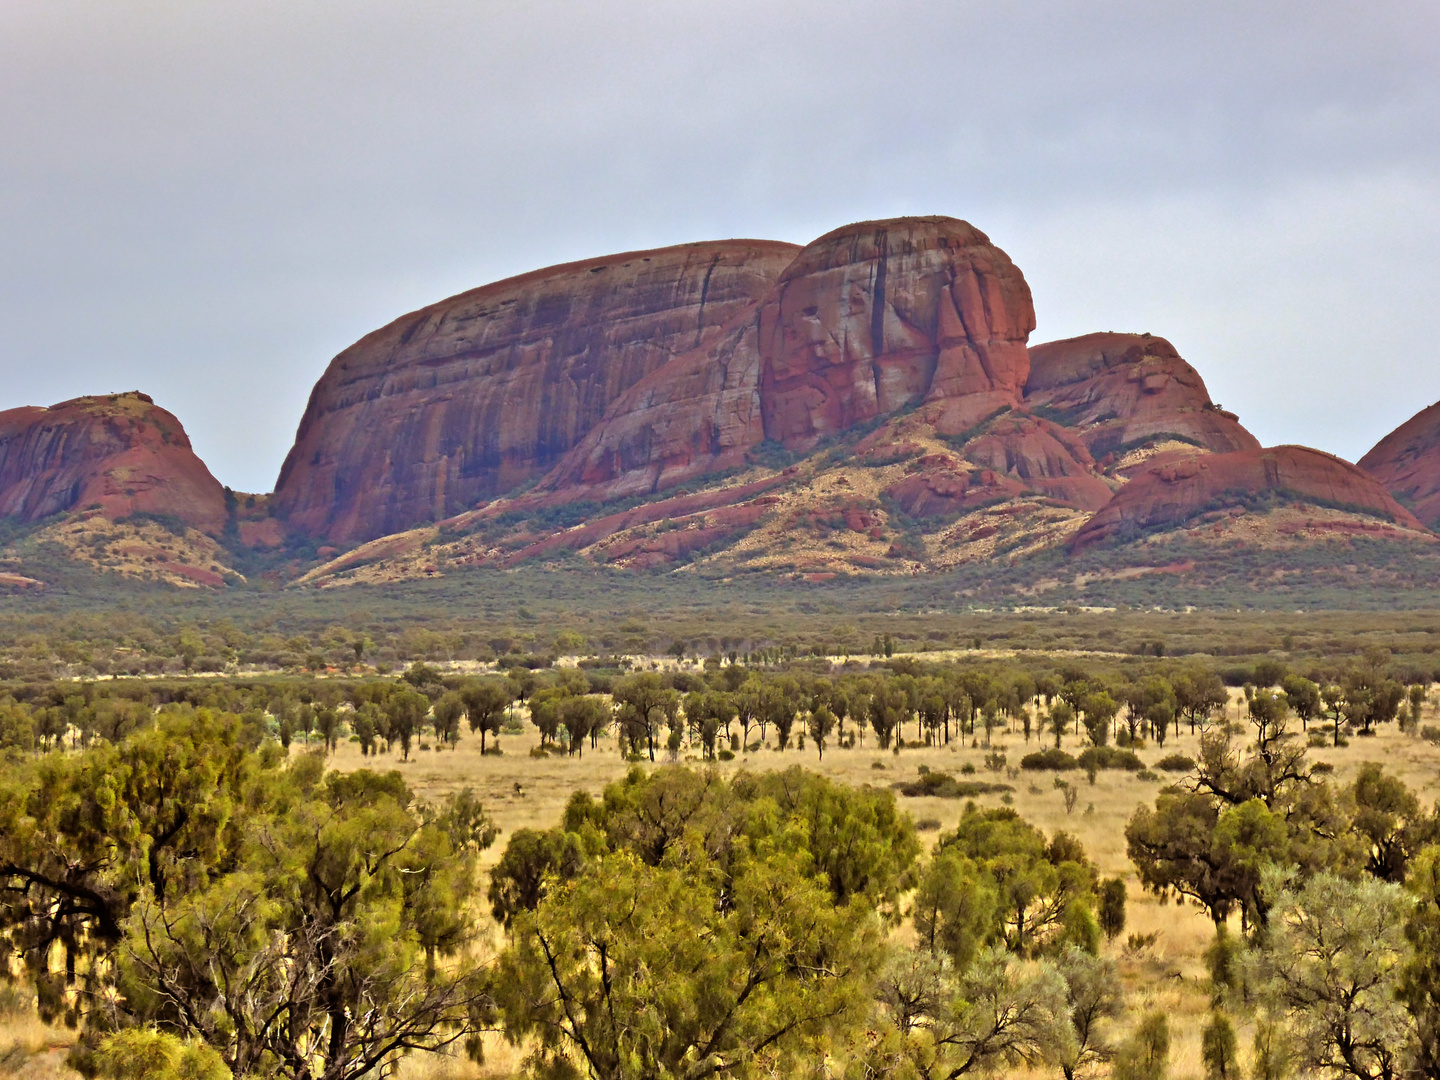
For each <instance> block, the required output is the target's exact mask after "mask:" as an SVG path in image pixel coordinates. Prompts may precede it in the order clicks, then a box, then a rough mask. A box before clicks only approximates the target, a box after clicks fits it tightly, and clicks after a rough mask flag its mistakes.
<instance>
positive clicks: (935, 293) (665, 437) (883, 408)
mask: <svg viewBox="0 0 1440 1080" xmlns="http://www.w3.org/2000/svg"><path fill="white" fill-rule="evenodd" d="M1034 325H1035V313H1034V309H1033V307H1032V306H1031V300H1030V290H1029V287H1028V286H1027V285H1026V284H1025V279H1024V277H1023V276H1022V275H1021V273H1020V271H1019V269H1017V268H1016V267H1015V265H1014V264H1013V263H1012V262H1010V260H1009V258H1008V257H1007V256H1006V255H1005V253H1004V252H1003V251H1001V250H1000V249H999V248H997V247H994V246H993V245H992V244H991V243H990V241H989V240H988V239H987V238H986V236H985V234H984V233H982V232H980V231H979V230H978V229H976V228H974V227H973V226H971V225H968V224H966V223H965V222H963V221H957V220H955V219H954V218H945V217H927V218H900V219H895V220H891V221H871V222H863V223H861V224H858V225H850V226H847V227H846V228H844V229H839V230H836V231H835V232H832V233H829V234H827V235H826V236H823V237H821V238H820V239H819V240H816V241H815V242H814V243H813V244H810V245H808V246H807V247H806V248H804V249H803V250H802V251H801V252H800V253H799V254H798V255H797V256H796V257H795V259H794V261H793V262H791V263H790V265H789V266H788V267H786V269H785V270H784V272H783V273H782V274H781V275H780V277H779V280H778V281H777V282H776V284H775V287H774V288H773V289H771V290H770V292H769V293H768V294H767V295H766V296H765V297H764V299H762V300H761V301H760V303H759V304H758V306H757V308H756V310H755V311H754V312H753V313H752V314H750V315H749V316H747V317H744V318H742V319H740V320H739V321H737V323H736V324H735V325H734V326H733V327H732V328H731V330H730V331H729V332H728V333H726V334H724V335H722V336H721V337H719V338H718V339H717V340H716V342H715V343H714V344H713V345H711V346H709V347H706V348H702V349H697V350H695V351H693V352H691V353H689V354H687V355H684V356H680V357H677V358H676V359H675V360H674V361H672V362H671V363H669V364H667V365H666V366H665V367H663V368H660V369H659V370H657V371H655V372H653V373H652V374H650V375H648V376H646V377H645V378H644V379H642V380H641V381H640V382H639V383H637V384H636V385H635V386H634V387H633V388H632V389H631V390H630V391H628V392H627V393H625V394H623V395H622V396H621V397H620V398H619V399H618V400H617V401H616V402H615V404H614V405H612V406H611V408H610V410H609V412H608V413H607V414H606V416H605V418H604V420H603V421H602V422H601V423H599V424H597V425H596V427H595V428H594V430H592V431H591V432H590V434H589V435H588V436H587V437H586V438H585V439H584V440H583V441H582V442H581V443H580V445H578V446H577V447H576V448H575V449H574V450H573V451H572V452H571V453H570V454H568V455H567V456H566V458H565V460H564V461H562V462H561V463H560V465H559V466H557V467H556V469H555V470H554V472H552V473H551V474H550V475H549V476H548V477H546V479H545V481H544V484H543V485H542V486H543V487H544V488H545V489H546V490H548V491H554V492H557V493H560V492H564V491H567V490H568V491H570V492H571V493H572V494H574V493H576V492H577V491H580V490H583V492H584V497H586V498H595V499H605V498H618V497H630V496H636V495H648V494H652V493H654V492H657V491H662V490H664V489H666V488H668V487H673V486H674V485H676V484H680V483H684V482H686V481H689V480H692V479H695V478H697V477H700V476H703V475H706V474H709V473H715V472H720V471H724V470H726V469H731V468H736V467H739V466H741V465H743V464H744V463H745V460H746V453H747V451H749V450H751V449H753V448H755V447H756V446H758V445H760V443H762V442H764V441H766V440H769V441H771V442H775V443H780V444H783V445H784V446H785V447H787V448H789V449H792V450H796V451H801V452H803V451H805V450H808V449H811V448H812V447H814V446H815V444H816V443H817V442H819V441H820V440H821V439H823V438H824V437H825V436H827V435H832V434H836V433H839V432H843V431H845V430H847V429H849V428H852V427H854V426H856V425H858V424H863V423H866V422H868V421H870V420H873V419H875V418H876V417H878V416H881V415H882V414H885V413H889V412H893V411H895V410H896V409H900V408H902V407H904V406H907V405H914V404H917V403H921V402H924V403H926V407H927V409H929V410H930V411H931V412H933V414H934V415H933V418H932V419H933V422H934V425H935V427H936V429H937V430H938V431H939V432H940V433H941V434H956V433H959V432H960V431H963V430H965V429H966V428H967V427H969V426H971V425H973V424H975V423H976V422H977V421H979V420H982V419H984V418H985V417H986V416H988V415H990V414H991V413H994V412H996V411H997V410H999V409H1001V408H1003V407H1005V406H1007V405H1008V406H1014V405H1016V404H1018V403H1019V401H1020V393H1021V389H1022V388H1023V386H1024V384H1025V376H1026V373H1027V371H1028V365H1029V357H1028V355H1027V353H1026V351H1025V339H1026V336H1027V335H1028V334H1029V333H1030V331H1031V329H1033V328H1034ZM877 342H878V343H879V348H878V349H877V348H876V343H877ZM576 497H579V496H578V495H577V496H576Z"/></svg>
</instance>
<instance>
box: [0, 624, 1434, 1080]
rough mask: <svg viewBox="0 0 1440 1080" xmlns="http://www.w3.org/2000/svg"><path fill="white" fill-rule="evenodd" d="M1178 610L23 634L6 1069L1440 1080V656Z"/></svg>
mask: <svg viewBox="0 0 1440 1080" xmlns="http://www.w3.org/2000/svg"><path fill="white" fill-rule="evenodd" d="M577 636H578V635H577ZM1145 645H1146V648H1145V650H1144V652H1143V653H1140V652H1136V653H1132V654H1130V655H1128V656H1126V655H1123V654H1119V653H1108V654H1107V653H1102V652H1100V651H1089V652H1087V651H1085V650H1078V649H1077V650H1071V651H1070V652H1069V653H1066V654H1061V653H1059V652H1055V651H1050V652H1046V651H1041V650H1036V651H1032V652H1021V651H1016V652H1011V653H1009V654H1008V655H998V654H996V653H993V652H986V651H984V650H977V649H969V650H964V651H961V652H957V653H955V654H954V655H950V656H936V655H933V654H929V653H919V652H915V653H907V652H904V651H900V650H899V649H898V648H897V647H896V642H894V641H893V639H892V640H887V638H886V636H885V635H877V639H876V640H875V641H873V642H871V643H870V648H871V649H872V650H873V651H871V652H867V653H866V654H865V655H861V656H851V657H848V658H840V657H821V656H813V655H812V656H794V655H787V650H785V649H780V648H775V649H754V650H747V651H745V652H744V653H743V654H742V653H741V652H740V651H738V650H735V655H723V654H722V655H701V654H700V653H697V652H696V651H694V650H693V649H689V648H686V647H681V648H677V649H674V650H671V651H670V652H669V653H668V654H663V653H657V654H655V655H652V656H649V657H641V656H630V657H625V658H617V657H614V656H609V657H601V656H598V655H591V656H588V657H583V658H581V659H579V660H573V659H572V660H569V661H561V662H558V663H557V662H556V661H555V659H554V658H553V657H537V656H533V655H532V656H526V657H523V658H516V657H511V658H509V660H510V661H511V662H512V663H513V666H510V667H507V666H506V664H505V663H502V662H500V661H502V660H505V659H506V658H504V657H498V658H495V659H492V660H491V661H489V662H479V661H471V662H461V661H443V660H431V661H428V662H427V661H426V660H423V659H420V660H414V661H410V662H405V663H403V664H397V665H396V667H395V668H394V669H392V670H390V671H387V672H384V673H382V672H380V671H378V670H377V669H376V667H375V666H374V665H369V666H367V665H366V664H365V663H364V662H363V659H362V657H363V654H364V651H365V650H364V648H363V646H362V647H361V648H357V649H354V650H352V655H351V656H350V657H349V658H348V662H347V663H346V666H344V667H343V668H340V667H333V666H329V665H323V666H322V665H320V664H318V663H317V668H318V670H304V669H303V668H302V669H299V670H291V671H284V670H277V671H269V672H264V673H254V674H250V675H245V676H242V675H239V674H235V673H233V672H232V673H231V674H228V675H227V674H224V673H219V674H211V675H209V676H205V675H200V674H195V675H191V676H188V677H187V676H185V675H183V674H182V675H178V676H174V677H168V678H148V679H147V678H143V677H119V678H114V677H89V678H82V677H75V676H71V677H57V678H51V679H48V680H46V679H41V678H37V677H34V671H35V670H36V669H33V668H32V669H27V670H29V672H30V675H29V677H27V676H25V675H23V674H21V673H20V671H19V669H18V668H15V667H14V665H13V664H12V669H11V670H9V671H8V672H7V673H8V674H9V675H10V676H11V678H9V679H8V681H7V682H6V683H5V687H4V695H3V697H0V746H3V752H4V755H5V757H4V766H3V773H0V932H3V941H4V947H5V949H6V951H7V954H8V962H7V967H6V968H5V973H6V976H7V979H6V982H5V985H4V989H3V992H0V993H3V996H0V1012H3V1021H0V1068H3V1069H5V1070H6V1071H8V1072H11V1073H15V1074H17V1075H22V1076H35V1077H40V1076H65V1075H72V1074H73V1073H74V1072H77V1071H78V1072H79V1073H80V1074H83V1075H85V1076H98V1077H112V1078H117V1080H118V1078H146V1080H150V1078H156V1080H158V1078H162V1077H205V1078H214V1080H221V1078H224V1077H227V1076H232V1077H250V1076H266V1077H269V1076H283V1077H287V1078H292V1080H311V1078H314V1080H319V1078H324V1080H348V1078H352V1077H356V1078H358V1077H365V1076H376V1077H380V1076H393V1075H400V1076H405V1077H412V1076H413V1077H420V1076H433V1077H441V1076H444V1077H452V1076H453V1077H457V1078H460V1077H489V1076H511V1075H526V1076H536V1077H557V1078H558V1077H581V1076H585V1077H595V1078H604V1080H610V1078H621V1077H627V1078H628V1077H637V1078H638V1077H688V1078H697V1080H698V1078H703V1077H726V1076H736V1077H739V1076H760V1075H767V1076H808V1075H825V1076H855V1077H895V1078H902V1077H903V1078H909V1077H916V1078H925V1080H938V1078H951V1080H953V1078H956V1077H961V1076H965V1075H985V1074H990V1073H995V1072H1004V1073H1006V1074H1015V1075H1023V1076H1056V1077H1062V1076H1063V1077H1065V1078H1066V1080H1073V1078H1075V1077H1083V1076H1104V1075H1109V1076H1114V1077H1119V1078H1126V1080H1132V1078H1133V1080H1142V1078H1146V1080H1158V1078H1161V1077H1166V1076H1170V1077H1176V1078H1181V1077H1197V1078H1198V1077H1202V1076H1203V1077H1207V1078H1230V1077H1263V1078H1270V1077H1276V1078H1278V1077H1284V1076H1296V1077H1303V1076H1336V1077H1355V1078H1363V1080H1370V1078H1376V1080H1380V1078H1384V1080H1389V1078H1401V1077H1422V1076H1423V1077H1436V1076H1440V977H1437V972H1440V817H1437V813H1436V810H1435V809H1434V806H1433V804H1434V803H1435V800H1436V796H1437V794H1440V769H1437V766H1440V727H1437V726H1436V722H1435V718H1434V716H1433V715H1432V710H1433V709H1434V707H1435V706H1434V702H1433V699H1432V686H1433V685H1434V682H1433V676H1434V674H1435V672H1434V670H1433V667H1432V668H1431V669H1430V670H1426V669H1425V668H1424V667H1423V665H1421V664H1418V663H1409V664H1407V663H1405V662H1402V661H1400V660H1398V659H1397V657H1396V654H1395V653H1393V652H1391V651H1390V650H1388V649H1382V648H1379V647H1376V646H1373V645H1372V646H1369V647H1366V648H1362V649H1360V650H1359V651H1356V652H1353V653H1351V654H1348V655H1340V656H1338V657H1336V658H1334V659H1331V660H1326V659H1325V658H1324V657H1323V656H1316V657H1314V658H1312V659H1309V660H1305V661H1303V662H1295V663H1285V662H1282V661H1279V660H1275V659H1273V658H1272V659H1259V660H1256V659H1255V658H1253V657H1252V658H1250V659H1249V660H1248V661H1246V662H1243V663H1237V664H1235V665H1233V666H1229V667H1227V666H1224V665H1217V664H1216V663H1215V662H1214V659H1213V658H1202V657H1200V656H1179V657H1176V656H1168V657H1167V656H1163V655H1156V653H1163V652H1164V651H1165V650H1164V649H1163V647H1159V646H1158V644H1157V643H1156V642H1153V641H1152V642H1147V643H1145ZM516 659H521V660H523V662H518V663H515V662H514V661H515V660H516ZM16 663H18V661H17V662H16ZM51 670H52V671H58V670H61V668H60V667H59V666H55V665H53V664H52V668H51Z"/></svg>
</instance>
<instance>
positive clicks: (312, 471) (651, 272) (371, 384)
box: [273, 240, 799, 543]
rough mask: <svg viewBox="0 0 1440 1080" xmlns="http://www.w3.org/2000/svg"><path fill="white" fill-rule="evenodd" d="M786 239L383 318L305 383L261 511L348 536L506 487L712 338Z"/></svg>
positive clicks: (781, 264)
mask: <svg viewBox="0 0 1440 1080" xmlns="http://www.w3.org/2000/svg"><path fill="white" fill-rule="evenodd" d="M798 250H799V249H798V248H796V247H795V246H794V245H791V244H782V243H775V242H771V241H763V240H729V241H720V242H715V243H702V244H684V245H680V246H678V247H671V248H661V249H658V250H654V251H638V252H629V253H625V254H621V255H611V256H607V257H605V258H600V259H587V260H585V261H583V262H576V263H569V264H566V265H564V266H556V267H550V268H548V269H545V270H537V271H535V272H534V273H530V274H524V275H522V276H520V277H516V278H510V279H508V280H505V281H500V282H496V283H495V284H493V285H486V286H483V287H481V288H479V289H474V290H471V291H470V292H466V293H461V294H460V295H458V296H454V297H451V298H449V299H448V300H443V301H441V302H440V303H438V304H433V305H431V306H430V307H427V308H423V309H421V310H420V311H416V312H412V313H410V314H408V315H404V316H402V317H401V318H399V319H396V320H395V321H394V322H392V323H391V324H389V325H388V326H386V327H383V328H382V329H380V330H377V331H375V332H374V333H372V334H369V335H367V336H366V337H364V338H362V339H361V340H360V341H358V342H356V343H355V344H354V345H352V346H351V347H350V348H348V349H346V350H345V351H344V352H342V353H340V355H339V356H337V357H336V358H335V359H334V360H333V361H332V362H331V363H330V366H329V367H328V368H327V369H326V371H325V374H324V375H323V376H322V377H321V379H320V381H319V382H318V383H317V384H316V386H315V389H314V392H313V393H312V394H311V396H310V401H309V404H308V405H307V406H306V409H305V414H304V416H303V417H302V418H301V421H300V428H299V431H298V433H297V435H296V439H295V445H294V447H293V448H292V449H291V451H290V454H289V456H288V457H286V459H285V464H284V466H283V467H282V469H281V471H280V478H279V480H278V482H277V484H276V489H275V495H274V500H273V503H274V511H275V513H276V514H277V516H279V517H281V518H283V519H284V520H285V521H286V522H287V524H288V526H289V527H290V528H291V529H293V530H296V531H298V532H301V533H305V534H309V535H315V536H320V537H323V538H324V539H326V540H328V541H330V542H332V543H354V542H356V541H360V540H368V539H370V538H372V537H375V536H379V535H383V534H386V533H391V532H395V531H398V530H401V529H405V528H409V527H410V526H412V525H415V524H416V523H418V522H423V521H433V520H440V519H442V518H446V517H450V516H452V515H453V514H455V513H457V512H461V511H464V510H467V509H469V508H470V507H472V506H474V505H475V504H476V503H477V502H480V501H486V500H488V499H491V498H494V497H496V496H500V495H504V494H507V493H510V492H512V491H513V490H514V489H515V488H517V487H519V486H521V485H523V484H525V483H526V482H527V481H530V480H533V479H535V478H536V477H538V476H540V475H542V474H543V473H545V472H546V471H548V470H549V469H550V468H551V467H552V466H554V465H555V464H556V462H557V461H559V460H560V459H561V458H562V456H563V455H565V454H566V452H567V451H569V450H570V449H571V448H572V447H573V446H574V445H575V443H576V442H577V441H579V440H580V439H581V438H582V437H583V436H584V435H585V434H586V433H587V432H588V431H589V430H590V429H591V428H592V427H593V426H594V425H595V424H596V422H597V421H599V420H600V418H601V417H602V416H603V415H604V414H605V412H606V410H607V408H609V407H610V406H611V404H612V403H613V402H614V401H615V400H616V399H617V398H618V397H620V396H621V395H623V394H624V393H625V392H626V391H627V390H629V389H630V388H632V387H633V386H634V385H635V384H636V383H638V382H639V381H641V380H642V379H644V377H645V376H647V375H649V374H651V373H653V372H655V371H656V370H658V369H659V368H661V367H663V366H665V365H667V364H669V363H671V362H672V361H673V360H674V359H675V358H676V357H677V356H681V355H684V354H686V353H688V352H693V351H694V350H697V349H703V348H705V347H706V346H708V345H710V344H711V343H713V342H714V341H716V340H717V339H718V338H720V337H721V336H722V335H723V334H724V333H725V332H726V330H727V327H728V326H729V324H730V323H731V322H732V321H733V320H734V319H735V318H737V317H740V316H742V315H744V314H745V313H746V312H749V311H751V310H753V308H754V305H755V303H756V301H757V300H759V298H760V297H761V296H763V295H764V294H765V292H766V291H767V290H768V289H769V288H770V286H771V285H772V284H773V282H774V281H775V279H776V278H777V277H778V275H779V273H780V271H781V270H783V269H784V268H785V267H786V266H787V265H788V264H789V263H790V261H791V260H792V259H793V258H794V256H795V253H796V251H798Z"/></svg>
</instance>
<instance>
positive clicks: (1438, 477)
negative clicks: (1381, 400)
mask: <svg viewBox="0 0 1440 1080" xmlns="http://www.w3.org/2000/svg"><path fill="white" fill-rule="evenodd" d="M1357 464H1358V465H1359V466H1360V468H1362V469H1364V470H1365V471H1366V472H1367V473H1369V474H1370V475H1371V476H1373V477H1375V479H1377V480H1379V481H1380V483H1382V484H1384V485H1385V488H1386V490H1388V491H1389V492H1390V494H1391V495H1393V496H1395V498H1396V499H1398V500H1399V501H1400V502H1401V503H1403V504H1404V505H1405V506H1407V507H1409V508H1410V509H1411V510H1412V511H1414V513H1415V516H1416V517H1417V518H1419V519H1420V520H1421V521H1422V522H1424V523H1425V525H1426V526H1428V527H1429V528H1431V529H1440V403H1437V404H1435V405H1431V406H1430V407H1429V408H1427V409H1421V410H1420V412H1418V413H1416V414H1415V415H1414V416H1412V417H1411V418H1410V419H1409V420H1407V421H1405V423H1403V424H1401V425H1400V426H1399V427H1398V428H1396V429H1395V430H1394V431H1392V432H1391V433H1390V434H1389V435H1386V436H1385V438H1383V439H1381V440H1380V441H1379V442H1378V443H1376V444H1375V446H1374V447H1373V448H1372V449H1371V450H1370V451H1369V452H1368V453H1366V455H1365V456H1364V457H1362V458H1361V459H1360V460H1359V462H1357Z"/></svg>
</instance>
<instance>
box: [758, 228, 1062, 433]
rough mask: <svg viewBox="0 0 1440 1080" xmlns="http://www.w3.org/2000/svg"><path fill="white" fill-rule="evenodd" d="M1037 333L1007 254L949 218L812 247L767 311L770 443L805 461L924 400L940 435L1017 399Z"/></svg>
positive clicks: (763, 324) (762, 320)
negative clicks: (805, 453)
mask: <svg viewBox="0 0 1440 1080" xmlns="http://www.w3.org/2000/svg"><path fill="white" fill-rule="evenodd" d="M1033 329H1035V309H1034V306H1033V304H1032V302H1031V299H1030V287H1029V286H1028V285H1027V284H1026V283H1025V278H1024V276H1023V275H1022V274H1021V273H1020V270H1019V269H1018V268H1017V267H1016V266H1015V264H1014V263H1012V262H1011V261H1010V259H1009V257H1008V256H1007V255H1006V254H1005V253H1004V252H1003V251H1001V250H1000V249H999V248H997V247H995V246H994V245H992V244H991V243H990V240H989V238H988V237H986V235H985V234H984V233H982V232H981V231H980V230H979V229H976V228H975V227H974V226H972V225H970V224H968V223H966V222H963V221H956V220H955V219H954V218H943V217H924V218H898V219H895V220H891V221H873V222H864V223H861V224H858V225H850V226H847V227H845V228H843V229H837V230H836V231H835V232H832V233H828V234H827V235H825V236H822V237H821V238H820V239H818V240H816V241H815V242H814V243H812V244H810V245H809V246H807V247H806V248H805V249H804V250H803V251H802V252H801V253H800V254H799V255H798V256H797V257H796V259H795V261H794V262H793V263H791V264H790V266H789V267H788V268H787V269H786V270H785V272H784V273H783V274H781V275H780V281H779V283H778V284H777V285H776V287H775V289H774V291H773V292H772V293H771V295H770V296H768V297H767V298H766V299H765V302H764V303H763V304H762V305H761V308H760V315H759V337H758V345H759V349H760V354H761V358H762V364H761V378H760V397H761V415H762V418H763V423H764V428H765V435H766V437H767V438H769V439H771V440H773V441H774V442H778V443H783V444H784V445H785V446H787V447H791V448H792V449H796V450H808V449H810V448H811V447H812V446H814V445H815V443H816V442H818V441H819V440H820V439H821V438H823V437H824V436H826V435H829V434H834V433H836V432H840V431H845V430H847V429H848V428H851V427H854V426H855V425H856V424H861V423H865V422H866V421H869V420H871V419H874V418H875V417H876V416H879V415H881V414H883V413H890V412H894V411H895V410H896V409H900V408H903V407H905V406H907V405H914V404H918V403H919V402H921V401H941V402H944V403H945V407H944V408H943V409H942V410H940V413H939V416H938V417H937V427H938V429H939V430H940V432H941V434H958V433H959V432H961V431H963V430H964V429H965V428H967V427H969V426H971V425H973V424H975V423H976V422H978V421H979V420H981V419H983V418H985V417H986V416H988V415H990V414H991V413H993V412H995V411H996V410H998V409H1000V408H1003V407H1004V406H1006V405H1010V406H1014V405H1018V404H1019V402H1020V395H1021V393H1022V391H1023V388H1024V386H1025V378H1026V375H1027V374H1028V373H1029V369H1030V360H1029V356H1028V354H1027V353H1026V351H1025V340H1026V338H1027V337H1029V335H1030V331H1031V330H1033Z"/></svg>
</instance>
